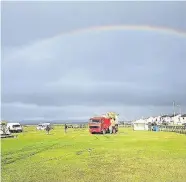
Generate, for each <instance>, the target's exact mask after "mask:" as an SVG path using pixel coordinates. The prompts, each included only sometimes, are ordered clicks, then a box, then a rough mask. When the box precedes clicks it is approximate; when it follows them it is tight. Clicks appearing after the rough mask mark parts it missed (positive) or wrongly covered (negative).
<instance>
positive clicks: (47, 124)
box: [36, 123, 50, 130]
mask: <svg viewBox="0 0 186 182" xmlns="http://www.w3.org/2000/svg"><path fill="white" fill-rule="evenodd" d="M47 126H50V123H41V124H38V125H37V127H36V129H37V130H45V129H46V127H47Z"/></svg>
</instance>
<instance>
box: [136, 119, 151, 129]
mask: <svg viewBox="0 0 186 182" xmlns="http://www.w3.org/2000/svg"><path fill="white" fill-rule="evenodd" d="M133 129H134V130H148V123H147V121H146V120H144V119H139V120H137V121H134V122H133Z"/></svg>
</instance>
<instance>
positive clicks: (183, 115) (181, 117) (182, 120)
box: [180, 114, 186, 124]
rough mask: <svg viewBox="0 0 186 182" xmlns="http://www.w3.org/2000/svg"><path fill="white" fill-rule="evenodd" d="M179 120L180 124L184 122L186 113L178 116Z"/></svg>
mask: <svg viewBox="0 0 186 182" xmlns="http://www.w3.org/2000/svg"><path fill="white" fill-rule="evenodd" d="M180 121H181V123H182V124H184V123H186V114H182V115H181V116H180Z"/></svg>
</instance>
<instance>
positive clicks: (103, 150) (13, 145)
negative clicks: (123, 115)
mask: <svg viewBox="0 0 186 182" xmlns="http://www.w3.org/2000/svg"><path fill="white" fill-rule="evenodd" d="M1 147H2V162H1V165H2V167H1V168H2V182H8V181H12V182H27V181H30V182H36V181H38V182H42V181H43V182H57V181H61V182H62V181H64V182H68V181H71V182H76V181H78V182H80V181H91V182H94V181H113V182H116V181H117V182H118V181H119V182H120V181H121V182H123V181H140V182H141V181H142V182H145V181H148V182H151V181H157V182H160V181H167V182H171V181H172V182H185V181H186V136H185V135H180V134H176V133H166V132H148V131H132V130H131V129H127V128H126V129H120V131H119V133H118V134H116V135H110V134H106V135H90V134H89V133H88V131H87V129H81V130H80V129H79V130H77V129H76V130H73V129H69V130H68V133H67V134H64V130H63V128H62V127H61V126H58V127H55V129H54V130H52V131H51V134H49V135H47V134H46V133H45V132H44V131H36V130H35V128H33V127H27V128H25V132H24V133H21V134H18V137H17V138H9V139H8V138H7V139H2V141H1Z"/></svg>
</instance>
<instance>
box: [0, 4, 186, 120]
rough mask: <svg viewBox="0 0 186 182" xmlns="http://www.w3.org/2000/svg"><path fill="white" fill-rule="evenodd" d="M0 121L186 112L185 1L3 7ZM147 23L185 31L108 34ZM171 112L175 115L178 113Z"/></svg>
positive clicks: (119, 32) (16, 5) (134, 116)
mask: <svg viewBox="0 0 186 182" xmlns="http://www.w3.org/2000/svg"><path fill="white" fill-rule="evenodd" d="M1 8H2V15H1V18H2V30H1V31H2V41H1V42H2V113H1V116H2V119H8V120H27V119H28V120H30V119H46V120H56V119H63V120H65V119H84V120H87V119H88V118H89V117H91V116H93V115H94V114H103V113H104V112H107V111H115V112H118V113H119V114H120V116H121V119H125V120H130V119H135V118H140V117H142V116H144V117H146V116H151V115H159V114H163V113H164V114H168V113H172V112H173V108H172V102H173V100H175V101H176V104H179V105H181V110H182V112H185V113H186V2H81V3H80V2H79V3H78V2H19V3H18V2H3V3H2V7H1ZM106 25H109V26H110V25H135V26H136V25H137V26H141V25H151V26H156V27H166V28H168V29H175V30H177V31H182V32H185V36H179V35H178V34H177V35H176V34H170V33H169V34H168V33H167V34H166V33H165V32H160V31H146V30H144V31H139V30H137V29H135V30H110V31H108V30H107V31H84V32H79V33H76V34H70V33H68V32H70V31H74V30H77V29H84V28H89V27H95V26H106ZM176 110H177V111H178V110H180V109H179V108H178V107H176Z"/></svg>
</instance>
